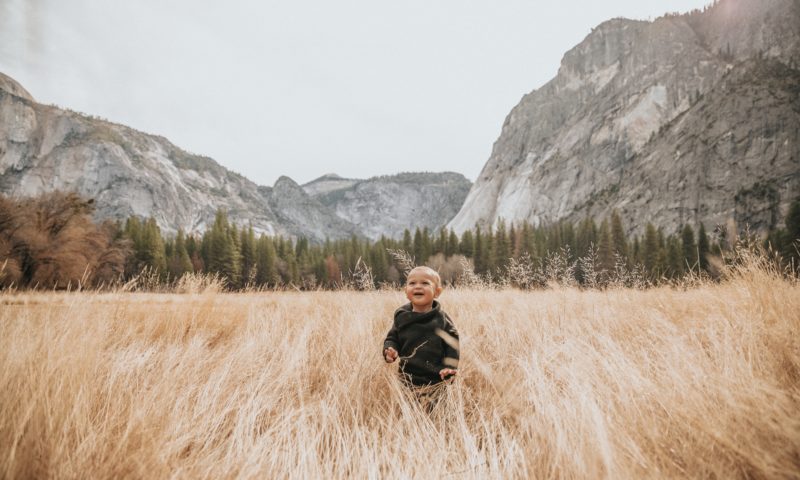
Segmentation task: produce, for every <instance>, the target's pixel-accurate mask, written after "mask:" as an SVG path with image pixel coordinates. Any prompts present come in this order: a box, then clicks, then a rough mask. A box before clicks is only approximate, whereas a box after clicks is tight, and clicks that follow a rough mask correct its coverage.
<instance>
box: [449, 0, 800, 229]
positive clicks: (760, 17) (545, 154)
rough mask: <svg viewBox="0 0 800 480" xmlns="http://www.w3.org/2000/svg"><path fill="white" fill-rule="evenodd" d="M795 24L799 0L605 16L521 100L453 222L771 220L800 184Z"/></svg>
mask: <svg viewBox="0 0 800 480" xmlns="http://www.w3.org/2000/svg"><path fill="white" fill-rule="evenodd" d="M797 25H800V4H799V3H798V2H797V1H794V0H764V1H758V2H756V1H748V0H723V1H721V2H719V3H717V4H715V5H714V6H712V7H710V8H709V9H707V11H704V12H693V13H690V14H685V15H667V16H664V17H662V18H659V19H657V20H656V21H654V22H645V21H632V20H625V19H615V20H610V21H608V22H605V23H603V24H601V25H600V26H598V27H597V28H596V29H594V31H593V32H592V33H591V34H589V36H587V38H586V39H585V40H584V41H583V42H581V43H580V44H579V45H578V46H576V47H575V48H573V49H572V50H570V51H569V52H567V53H566V55H565V56H564V58H563V59H562V62H561V67H560V69H559V72H558V74H557V76H556V77H555V78H554V79H553V80H551V81H550V82H548V83H547V84H546V85H544V86H543V87H542V88H540V89H539V90H535V91H533V92H531V93H529V94H527V95H525V96H524V97H523V98H522V100H521V102H520V103H519V104H518V105H517V106H516V107H514V109H512V111H511V113H510V114H509V115H508V117H507V118H506V121H505V123H504V125H503V128H502V131H501V134H500V137H499V138H498V140H497V141H496V142H495V144H494V147H493V150H492V154H491V156H490V158H489V160H488V162H487V163H486V165H485V166H484V168H483V170H482V172H481V174H480V175H479V177H478V179H477V181H476V182H475V184H474V185H473V187H472V190H471V191H470V193H469V195H468V197H467V199H466V201H465V203H464V206H463V207H462V208H461V210H460V211H459V213H458V215H456V217H455V218H454V219H453V220H452V221H451V222H450V224H449V226H450V227H451V228H453V229H455V230H456V231H459V232H460V231H463V230H465V229H468V228H472V227H473V226H474V225H475V224H476V223H477V224H480V225H482V226H484V227H485V226H487V225H493V224H496V222H497V221H498V220H499V219H500V218H503V219H505V220H506V221H513V222H522V221H528V222H530V223H532V224H540V223H543V222H553V221H558V220H561V219H566V220H573V221H574V220H579V219H581V218H583V217H585V216H594V217H604V216H609V215H610V214H611V212H612V211H613V210H615V209H616V210H618V211H619V212H620V214H621V215H622V218H623V220H624V222H625V224H626V225H627V226H628V229H629V231H631V232H641V231H642V229H643V226H644V224H645V223H646V221H651V222H653V223H654V224H656V225H659V226H662V227H664V228H665V229H666V230H667V231H674V230H675V229H676V228H677V227H678V226H679V225H680V224H681V223H683V222H691V223H694V224H696V223H697V222H704V223H705V224H706V225H707V226H712V225H713V224H717V223H724V222H727V221H729V220H736V221H737V222H738V223H739V225H743V224H750V225H751V226H753V227H755V228H768V227H773V226H776V225H777V224H778V223H779V222H780V218H781V217H782V214H783V213H785V211H786V209H787V208H788V205H789V203H790V202H791V201H792V200H793V199H794V198H795V197H796V196H797V195H798V193H800V189H798V186H799V185H798V183H799V179H800V142H799V141H798V140H800V138H799V137H798V125H800V108H798V105H800V98H798V70H797V66H798V65H800V53H799V49H798V46H800V29H798V28H797Z"/></svg>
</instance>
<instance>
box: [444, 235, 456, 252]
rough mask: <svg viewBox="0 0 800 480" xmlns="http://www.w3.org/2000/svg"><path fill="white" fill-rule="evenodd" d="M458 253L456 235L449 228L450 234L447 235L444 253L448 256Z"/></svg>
mask: <svg viewBox="0 0 800 480" xmlns="http://www.w3.org/2000/svg"><path fill="white" fill-rule="evenodd" d="M456 253H458V236H457V235H456V232H454V231H453V230H450V235H449V236H448V237H447V248H445V251H444V255H445V257H447V258H449V257H451V256H453V255H455V254H456Z"/></svg>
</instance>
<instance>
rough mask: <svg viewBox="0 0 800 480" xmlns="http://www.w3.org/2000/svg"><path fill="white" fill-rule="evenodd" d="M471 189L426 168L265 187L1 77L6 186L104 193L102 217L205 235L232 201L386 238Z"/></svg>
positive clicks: (304, 226)
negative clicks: (150, 221) (149, 221)
mask: <svg viewBox="0 0 800 480" xmlns="http://www.w3.org/2000/svg"><path fill="white" fill-rule="evenodd" d="M469 187H470V183H469V181H467V180H466V179H465V178H464V177H463V176H461V175H458V174H427V173H426V174H403V175H396V176H393V177H378V178H375V179H370V180H348V179H342V178H340V177H337V176H335V175H326V176H324V177H321V178H320V179H317V180H316V181H314V182H311V183H309V184H307V185H306V186H305V187H300V186H299V185H297V183H295V182H294V181H293V180H291V179H290V178H288V177H281V178H280V179H278V181H277V182H276V183H275V185H274V186H273V187H264V186H258V185H256V184H255V183H253V182H252V181H250V180H248V179H247V178H245V177H243V176H241V175H239V174H237V173H234V172H231V171H230V170H227V169H225V168H224V167H222V166H221V165H219V164H218V163H217V162H215V161H214V160H213V159H211V158H208V157H204V156H202V155H194V154H190V153H187V152H185V151H183V150H181V149H180V148H178V147H176V146H175V145H173V144H172V143H170V142H169V141H168V140H167V139H165V138H163V137H159V136H155V135H148V134H145V133H142V132H139V131H136V130H134V129H132V128H129V127H126V126H123V125H118V124H114V123H111V122H108V121H105V120H102V119H98V118H93V117H89V116H86V115H82V114H78V113H75V112H71V111H68V110H64V109H60V108H57V107H53V106H47V105H41V104H39V103H37V102H35V101H34V99H33V97H31V95H30V94H29V93H28V92H27V91H26V90H25V89H24V88H23V87H22V86H21V85H19V84H18V83H17V82H15V81H14V80H13V79H11V78H9V77H8V76H5V75H2V74H0V193H3V194H6V195H11V196H15V197H26V196H35V195H39V194H41V193H44V192H48V191H52V190H66V191H74V192H77V193H79V194H81V195H83V196H86V197H90V198H93V199H95V201H96V202H95V205H97V210H96V217H97V219H98V220H102V219H125V218H127V217H130V216H132V215H138V216H141V217H154V218H155V219H156V221H157V223H158V225H159V226H160V227H161V229H162V230H163V231H165V232H166V233H174V232H176V231H177V230H178V229H179V228H180V229H183V230H184V231H187V232H196V233H197V232H203V231H205V230H206V229H208V228H209V227H210V225H211V223H212V222H213V221H214V217H215V213H216V211H217V209H219V208H223V209H225V210H226V211H227V213H228V217H229V218H230V219H231V220H232V221H234V222H235V223H237V224H239V225H248V224H250V225H252V226H253V228H254V230H255V231H256V232H259V233H261V232H263V233H266V234H270V235H274V234H281V235H287V236H293V237H298V236H304V237H307V238H309V239H311V240H314V241H324V240H325V239H327V238H330V239H338V238H349V237H350V236H352V235H356V236H360V237H365V236H366V237H370V238H378V237H380V236H381V235H386V236H396V235H397V234H398V232H399V233H400V234H402V231H403V229H404V228H412V229H413V228H414V227H416V226H419V227H425V226H427V227H429V228H438V227H441V226H443V225H445V224H446V223H447V221H449V220H450V219H451V218H452V217H453V216H454V215H455V213H456V212H457V211H458V208H459V207H460V206H461V203H462V202H463V200H464V197H465V196H466V194H467V191H468V190H469ZM423 205H425V206H426V208H422V206H423ZM430 205H433V206H434V208H430V207H429V206H430Z"/></svg>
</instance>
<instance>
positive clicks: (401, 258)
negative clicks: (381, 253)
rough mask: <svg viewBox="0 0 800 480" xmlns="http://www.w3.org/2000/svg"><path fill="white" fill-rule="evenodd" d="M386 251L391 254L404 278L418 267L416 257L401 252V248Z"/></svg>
mask: <svg viewBox="0 0 800 480" xmlns="http://www.w3.org/2000/svg"><path fill="white" fill-rule="evenodd" d="M386 251H387V252H389V256H390V257H392V260H393V261H394V264H395V265H396V266H397V268H398V269H399V270H400V272H402V274H403V276H404V277H407V276H408V272H410V271H411V270H413V269H414V267H416V266H417V264H416V261H415V260H414V257H413V256H412V255H411V254H410V253H408V252H406V251H405V250H401V249H399V248H397V249H394V248H387V249H386Z"/></svg>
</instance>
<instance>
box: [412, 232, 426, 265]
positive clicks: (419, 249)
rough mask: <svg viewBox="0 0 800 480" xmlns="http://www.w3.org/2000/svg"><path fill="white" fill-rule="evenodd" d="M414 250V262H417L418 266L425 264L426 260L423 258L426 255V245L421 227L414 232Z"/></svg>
mask: <svg viewBox="0 0 800 480" xmlns="http://www.w3.org/2000/svg"><path fill="white" fill-rule="evenodd" d="M413 249H414V252H413V253H414V261H415V262H416V264H417V265H422V264H423V263H425V258H423V257H424V255H425V245H424V242H423V240H422V230H420V229H419V227H417V229H416V230H414V246H413Z"/></svg>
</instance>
